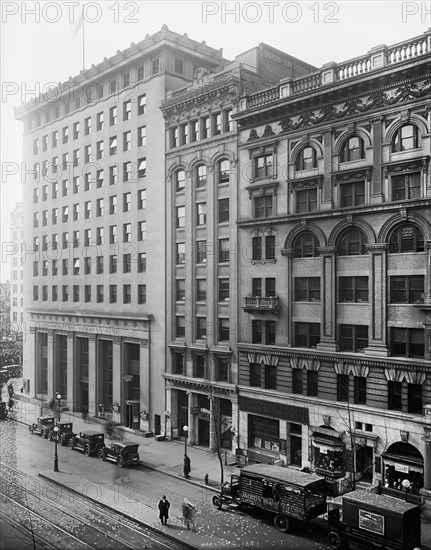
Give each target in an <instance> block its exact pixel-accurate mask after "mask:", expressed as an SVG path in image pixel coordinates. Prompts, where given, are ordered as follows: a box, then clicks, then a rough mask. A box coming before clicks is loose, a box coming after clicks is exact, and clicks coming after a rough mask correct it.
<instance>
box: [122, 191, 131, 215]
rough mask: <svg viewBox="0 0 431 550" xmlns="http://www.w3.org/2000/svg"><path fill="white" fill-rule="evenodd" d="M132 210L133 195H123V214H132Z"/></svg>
mask: <svg viewBox="0 0 431 550" xmlns="http://www.w3.org/2000/svg"><path fill="white" fill-rule="evenodd" d="M131 209H132V194H131V193H123V212H130V210H131Z"/></svg>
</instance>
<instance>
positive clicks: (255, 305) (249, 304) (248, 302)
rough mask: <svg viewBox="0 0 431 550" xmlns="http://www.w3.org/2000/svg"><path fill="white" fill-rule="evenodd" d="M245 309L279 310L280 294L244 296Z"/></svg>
mask: <svg viewBox="0 0 431 550" xmlns="http://www.w3.org/2000/svg"><path fill="white" fill-rule="evenodd" d="M242 307H243V309H244V311H263V312H265V311H278V309H279V306H278V296H271V297H266V296H244V305H243V306H242Z"/></svg>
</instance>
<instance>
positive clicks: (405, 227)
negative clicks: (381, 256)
mask: <svg viewBox="0 0 431 550" xmlns="http://www.w3.org/2000/svg"><path fill="white" fill-rule="evenodd" d="M424 250H425V242H424V236H423V234H422V231H421V230H420V229H419V228H418V227H416V225H413V224H411V223H404V224H402V225H400V226H398V227H397V228H396V229H394V231H393V232H392V234H391V236H390V238H389V252H392V253H403V252H423V251H424Z"/></svg>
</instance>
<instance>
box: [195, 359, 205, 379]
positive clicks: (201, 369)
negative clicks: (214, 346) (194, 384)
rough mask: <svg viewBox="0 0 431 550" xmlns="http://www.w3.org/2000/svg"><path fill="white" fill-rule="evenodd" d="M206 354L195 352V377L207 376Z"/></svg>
mask: <svg viewBox="0 0 431 550" xmlns="http://www.w3.org/2000/svg"><path fill="white" fill-rule="evenodd" d="M205 362H206V361H205V356H204V355H198V354H195V355H194V356H193V376H194V378H205Z"/></svg>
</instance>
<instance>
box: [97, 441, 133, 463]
mask: <svg viewBox="0 0 431 550" xmlns="http://www.w3.org/2000/svg"><path fill="white" fill-rule="evenodd" d="M138 447H139V443H120V442H118V441H112V442H111V443H109V444H108V445H107V446H105V447H103V448H102V449H99V452H98V453H97V456H98V457H99V460H112V461H114V462H115V463H116V464H117V466H119V467H120V468H122V467H123V466H137V465H138V464H139V453H138Z"/></svg>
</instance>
